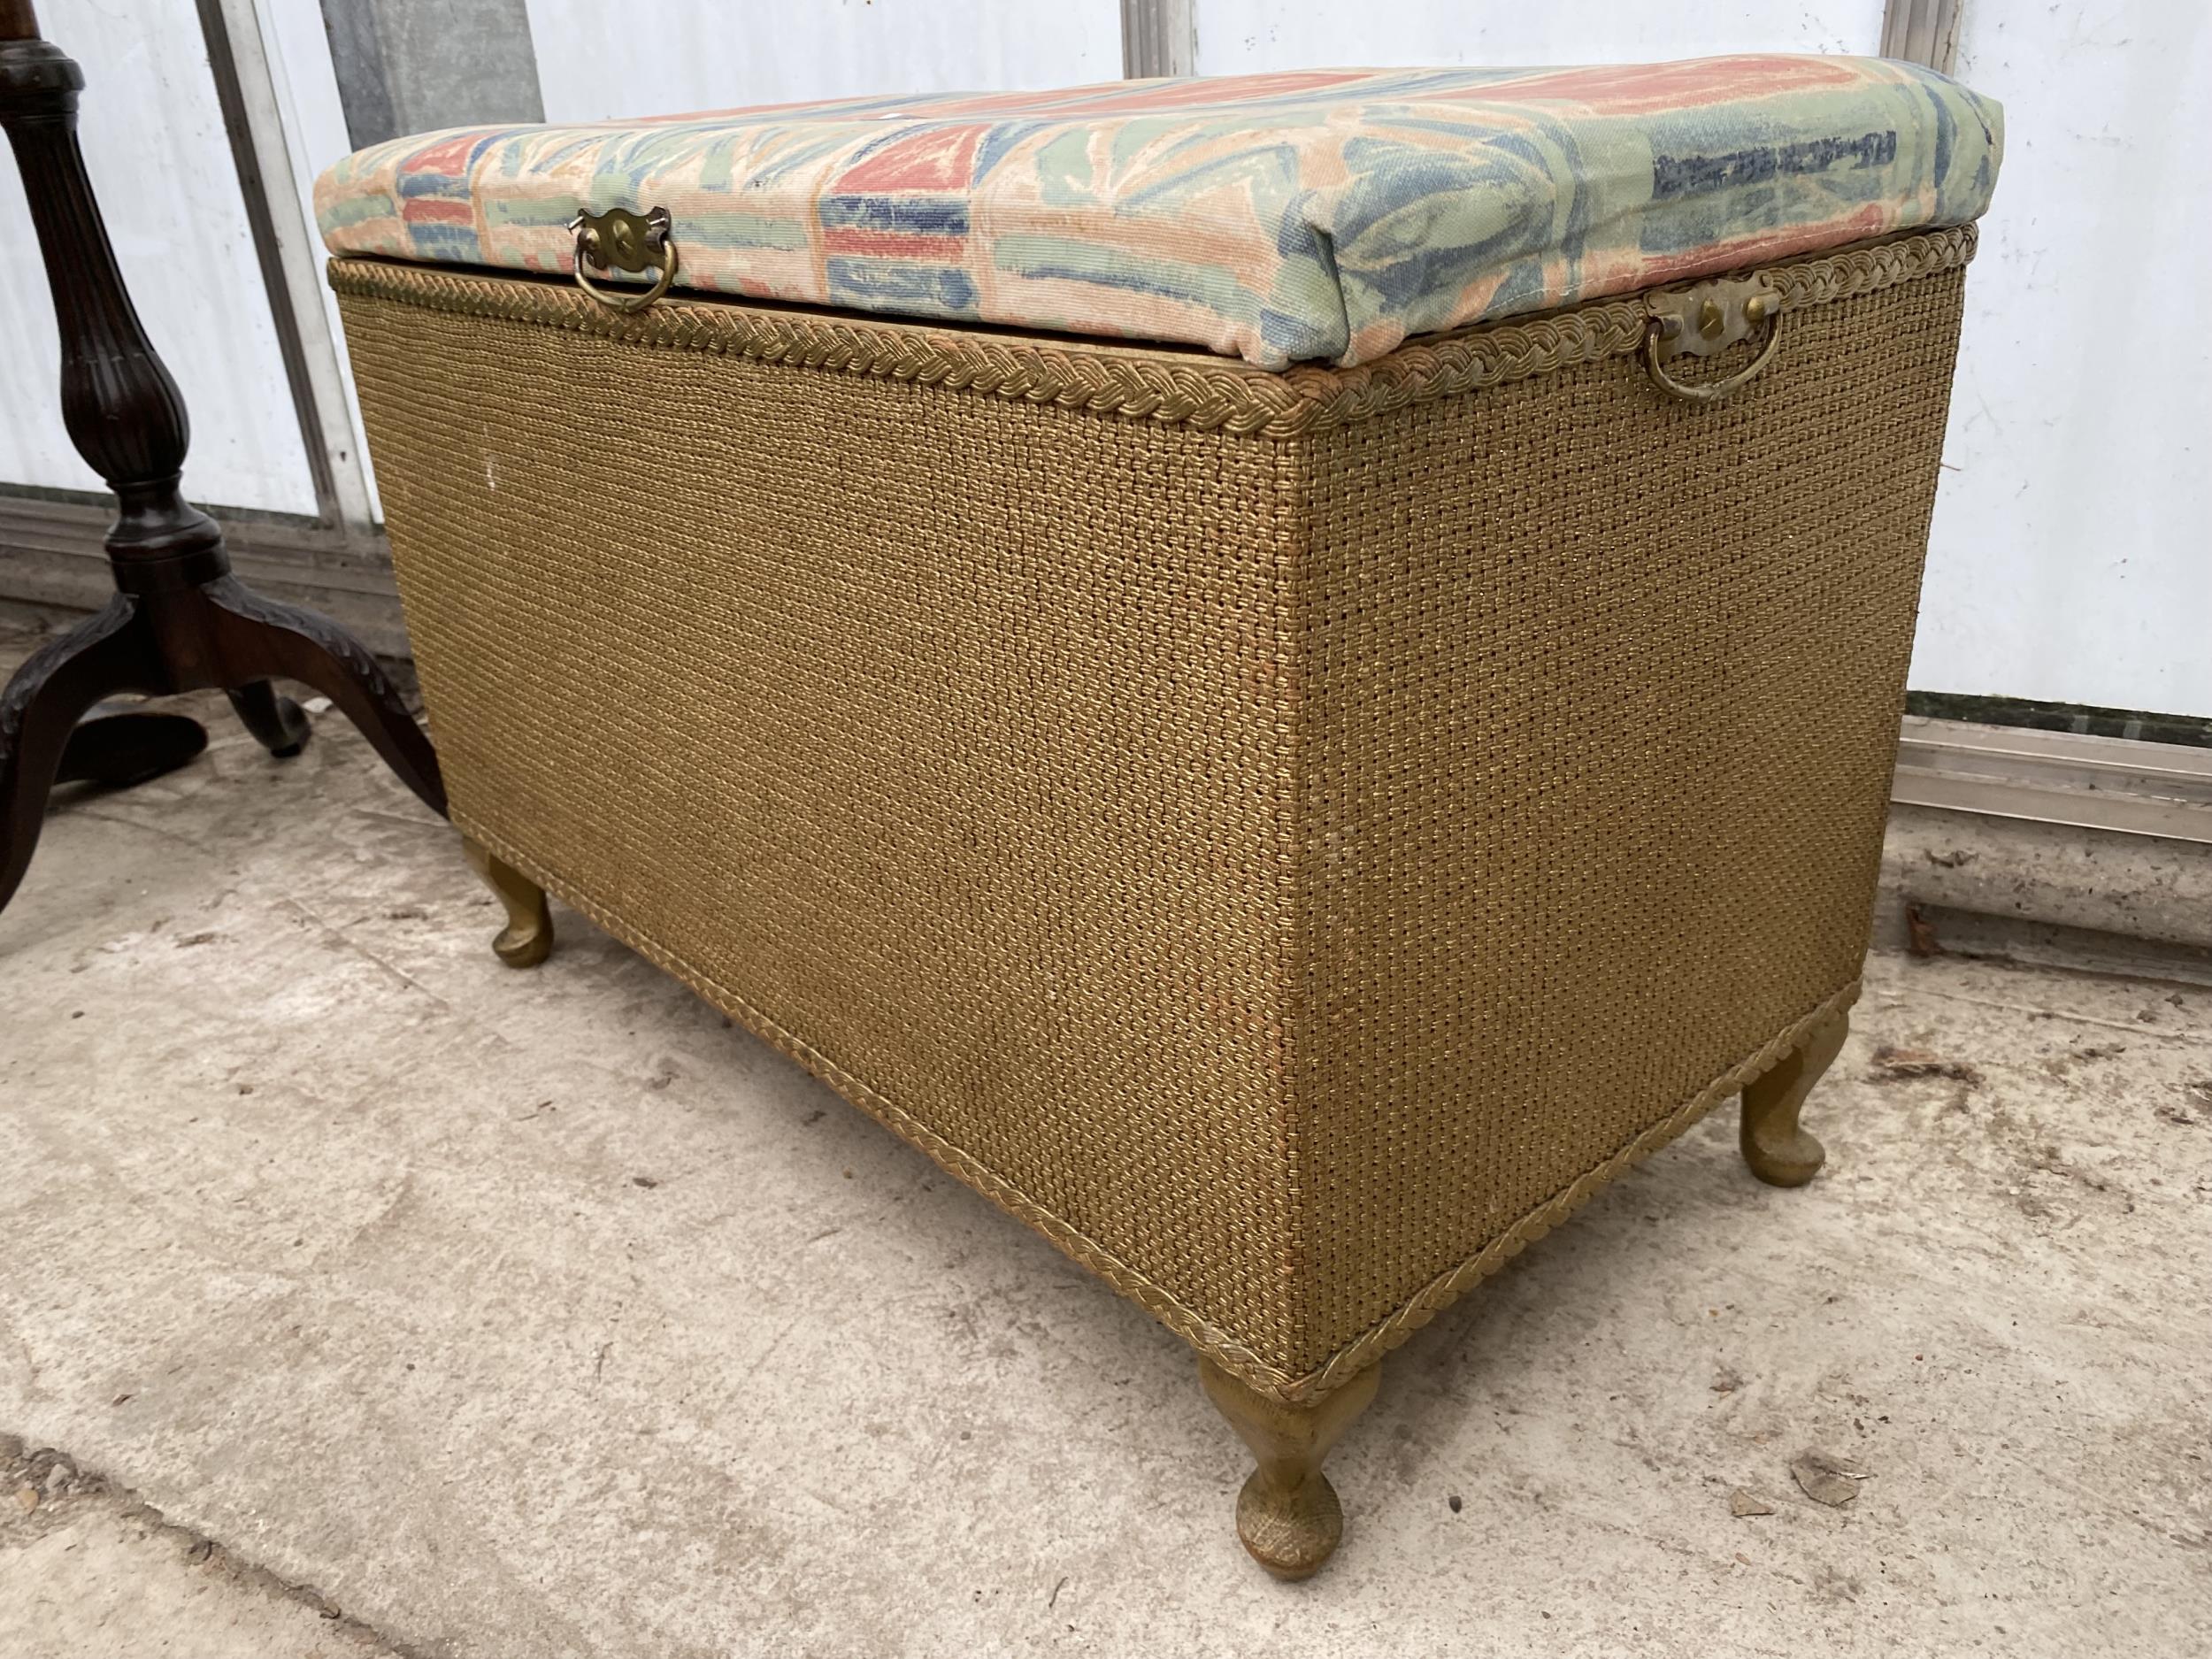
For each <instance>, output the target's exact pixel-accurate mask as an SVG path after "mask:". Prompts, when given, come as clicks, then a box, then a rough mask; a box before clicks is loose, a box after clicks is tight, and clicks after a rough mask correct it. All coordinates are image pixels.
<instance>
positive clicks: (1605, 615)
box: [1291, 271, 1962, 1371]
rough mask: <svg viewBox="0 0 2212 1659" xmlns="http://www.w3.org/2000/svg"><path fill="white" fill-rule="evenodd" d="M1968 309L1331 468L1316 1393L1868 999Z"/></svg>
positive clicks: (1307, 1066) (1532, 398) (1819, 316)
mask: <svg viewBox="0 0 2212 1659" xmlns="http://www.w3.org/2000/svg"><path fill="white" fill-rule="evenodd" d="M1961 281H1962V273H1959V272H1956V271H1954V272H1950V273H1943V274H1939V275H1935V276H1931V277H1926V278H1924V279H1921V280H1916V281H1911V282H1907V283H1904V284H1901V285H1900V286H1897V287H1893V288H1886V289H1884V290H1882V291H1880V292H1878V293H1876V294H1871V295H1867V296H1863V297H1860V298H1855V299H1849V300H1845V301H1842V302H1840V303H1834V304H1829V305H1817V306H1812V307H1809V308H1806V309H1804V310H1801V311H1793V312H1792V313H1791V314H1790V315H1789V316H1788V318H1787V319H1786V324H1785V330H1784V342H1783V346H1782V349H1781V352H1780V354H1779V356H1778V359H1777V361H1776V364H1775V365H1774V366H1773V367H1772V368H1770V370H1769V371H1768V372H1767V373H1765V374H1764V375H1763V377H1762V378H1760V379H1758V380H1755V381H1753V382H1752V383H1751V384H1750V385H1749V386H1748V387H1747V388H1744V390H1742V391H1741V392H1740V393H1738V394H1736V395H1735V396H1732V397H1731V398H1729V399H1727V400H1726V401H1724V402H1723V403H1719V404H1717V405H1713V406H1710V407H1698V406H1694V405H1691V404H1688V403H1682V402H1679V401H1677V400H1674V399H1671V398H1667V397H1664V396H1660V395H1659V394H1658V393H1656V392H1655V390H1654V389H1653V388H1652V387H1651V386H1650V385H1649V384H1648V383H1647V380H1645V377H1644V374H1643V373H1642V369H1641V367H1640V365H1639V364H1638V363H1637V361H1636V360H1635V359H1634V358H1632V357H1614V358H1611V359H1609V360H1606V361H1602V362H1595V363H1585V364H1580V365H1572V366H1570V367H1567V368H1565V369H1563V370H1561V371H1560V372H1558V373H1555V374H1552V375H1548V376H1541V377H1538V378H1535V379H1531V380H1521V381H1517V382H1515V383H1513V384H1509V385H1505V386H1500V387H1495V388H1491V389H1489V390H1488V391H1486V392H1485V393H1482V394H1480V395H1478V396H1469V397H1464V398H1451V399H1444V400H1440V401H1436V402H1431V403H1418V404H1416V405H1413V406H1412V407H1410V408H1407V409H1402V410H1400V411H1395V412H1394V413H1391V414H1387V415H1385V416H1382V417H1379V418H1378V419H1373V420H1368V421H1362V422H1357V423H1354V424H1352V425H1349V426H1342V427H1340V428H1337V429H1335V430H1333V431H1332V432H1329V433H1326V434H1322V435H1321V437H1320V438H1319V439H1318V440H1317V451H1316V456H1315V461H1314V469H1315V470H1314V480H1313V486H1312V495H1311V507H1312V513H1313V524H1312V530H1311V535H1312V538H1313V555H1312V558H1311V562H1310V566H1309V567H1308V569H1307V571H1306V572H1305V573H1304V575H1303V577H1302V582H1301V586H1300V588H1299V590H1298V601H1299V609H1300V611H1301V614H1302V616H1303V617H1304V618H1306V619H1307V620H1306V627H1307V629H1308V631H1309V632H1308V635H1307V637H1308V639H1309V641H1310V662H1309V664H1308V669H1307V675H1306V680H1305V692H1306V695H1305V701H1304V725H1303V738H1304V742H1303V747H1302V757H1301V769H1300V770H1301V775H1302V780H1303V791H1302V804H1301V823H1302V828H1303V831H1304V835H1305V854H1304V857H1305V864H1304V870H1303V885H1302V908H1301V914H1300V922H1299V929H1300V961H1301V967H1302V972H1301V978H1300V984H1301V991H1300V995H1299V1001H1298V1003H1297V1005H1296V1009H1295V1012H1294V1018H1293V1029H1294V1032H1295V1033H1296V1043H1297V1050H1296V1056H1295V1058H1296V1062H1297V1065H1296V1075H1297V1077H1298V1079H1299V1085H1298V1097H1299V1113H1298V1117H1299V1121H1300V1124H1301V1129H1302V1133H1301V1140H1300V1145H1299V1155H1300V1171H1301V1173H1300V1186H1301V1194H1302V1195H1301V1199H1300V1202H1301V1205H1302V1211H1303V1215H1302V1224H1301V1233H1302V1239H1303V1249H1302V1260H1303V1261H1304V1263H1306V1268H1307V1273H1306V1282H1307V1283H1308V1284H1309V1285H1310V1286H1311V1288H1312V1297H1311V1301H1310V1304H1309V1307H1308V1310H1307V1312H1308V1316H1309V1318H1310V1324H1309V1325H1308V1326H1307V1327H1306V1329H1305V1330H1304V1332H1303V1333H1302V1342H1301V1345H1300V1348H1299V1351H1298V1354H1297V1356H1296V1360H1295V1363H1294V1364H1293V1366H1292V1367H1291V1369H1293V1370H1294V1371H1296V1370H1302V1369H1306V1368H1309V1367H1314V1366H1318V1365H1320V1364H1322V1363H1324V1362H1325V1361H1327V1360H1329V1359H1330V1358H1331V1356H1334V1355H1337V1354H1338V1353H1339V1352H1340V1350H1342V1349H1344V1348H1346V1347H1347V1346H1348V1345H1349V1344H1352V1343H1354V1342H1355V1341H1356V1340H1359V1339H1360V1338H1362V1337H1363V1335H1367V1334H1370V1333H1372V1332H1373V1328H1374V1327H1376V1326H1377V1325H1378V1322H1380V1321H1383V1320H1384V1319H1386V1317H1388V1316H1391V1315H1393V1314H1394V1313H1395V1312H1396V1311H1397V1310H1399V1309H1401V1308H1402V1306H1404V1305H1405V1304H1407V1303H1408V1302H1409V1301H1412V1300H1414V1299H1417V1298H1418V1297H1419V1296H1420V1294H1421V1293H1422V1292H1423V1289H1424V1287H1425V1286H1429V1285H1431V1284H1432V1281H1436V1280H1438V1279H1440V1277H1441V1276H1447V1275H1449V1274H1450V1273H1451V1272H1452V1271H1453V1270H1455V1268H1458V1267H1459V1266H1460V1264H1461V1263H1464V1262H1466V1261H1468V1260H1469V1258H1471V1257H1472V1256H1475V1255H1476V1254H1477V1252H1479V1250H1480V1249H1481V1248H1483V1247H1484V1246H1485V1245H1486V1244H1489V1243H1491V1242H1492V1241H1493V1240H1495V1239H1496V1238H1497V1237H1498V1236H1499V1235H1500V1234H1501V1233H1503V1232H1504V1231H1505V1230H1506V1229H1507V1228H1508V1227H1509V1226H1510V1225H1512V1224H1514V1223H1515V1222H1517V1221H1518V1220H1519V1219H1520V1218H1521V1217H1524V1216H1525V1215H1527V1214H1529V1213H1530V1212H1531V1211H1532V1210H1536V1209H1537V1208H1538V1206H1540V1205H1541V1204H1543V1203H1544V1202H1545V1201H1547V1200H1548V1199H1550V1198H1551V1197H1552V1196H1553V1195H1554V1194H1557V1193H1559V1192H1560V1191H1561V1189H1562V1188H1563V1187H1566V1186H1567V1185H1568V1183H1569V1182H1570V1181H1571V1180H1573V1179H1575V1178H1576V1177H1578V1176H1580V1175H1582V1174H1583V1173H1584V1172H1585V1171H1589V1170H1591V1169H1593V1168H1594V1167H1595V1166H1596V1165H1598V1164H1601V1162H1602V1161H1603V1160H1605V1159H1606V1158H1607V1157H1608V1156H1610V1155H1611V1154H1613V1153H1614V1152H1615V1151H1616V1150H1617V1148H1622V1147H1623V1146H1624V1145H1625V1144H1626V1143H1628V1142H1629V1141H1632V1139H1634V1138H1635V1137H1636V1136H1637V1135H1638V1134H1639V1133H1640V1132H1642V1131H1644V1130H1646V1129H1647V1128H1648V1127H1650V1126H1651V1125H1655V1124H1656V1123H1658V1122H1659V1121H1660V1120H1661V1119H1662V1118H1665V1117H1666V1116H1667V1115H1668V1114H1669V1113H1671V1112H1674V1111H1675V1110H1677V1109H1678V1108H1680V1107H1681V1106H1683V1105H1684V1103H1685V1102H1689V1101H1690V1100H1691V1099H1692V1098H1693V1096H1694V1095H1695V1094H1697V1093H1698V1091H1700V1090H1701V1089H1702V1088H1704V1087H1705V1086H1706V1085H1707V1084H1708V1083H1709V1081H1710V1080H1711V1079H1715V1078H1716V1077H1717V1076H1718V1075H1719V1074H1720V1073H1722V1072H1723V1071H1725V1070H1726V1069H1727V1068H1729V1067H1730V1066H1732V1065H1733V1064H1736V1063H1737V1062H1739V1061H1740V1060H1741V1059H1743V1058H1744V1057H1745V1056H1747V1055H1749V1054H1751V1053H1752V1051H1753V1050H1755V1048H1758V1047H1759V1045H1760V1044H1762V1043H1763V1042H1765V1041H1768V1040H1769V1039H1770V1038H1771V1037H1773V1036H1774V1035H1775V1033H1778V1032H1779V1031H1781V1030H1782V1029H1783V1028H1784V1027H1785V1026H1786V1025H1789V1024H1790V1023H1791V1022H1792V1021H1793V1020H1796V1019H1799V1018H1802V1017H1803V1016H1805V1015H1807V1014H1809V1013H1810V1012H1811V1011H1813V1010H1815V1008H1816V1006H1817V1005H1818V1004H1820V1003H1821V1002H1823V1001H1824V999H1827V998H1830V997H1832V996H1833V995H1836V994H1837V993H1838V992H1839V991H1841V990H1844V989H1846V988H1847V987H1849V986H1850V985H1851V984H1852V983H1853V981H1854V980H1855V979H1856V977H1857V975H1858V972H1859V960H1860V957H1861V956H1863V954H1864V950H1865V946H1866V938H1867V927H1868V920H1869V907H1870V900H1871V896H1872V893H1873V887H1874V880H1875V873H1876V869H1877V866H1878V861H1879V857H1880V848H1881V836H1882V826H1883V821H1884V817H1885V813H1886V807H1887V801H1888V794H1889V777H1890V768H1891V764H1892V761H1893V756H1894V749H1895V741H1896V734H1897V719H1898V716H1899V714H1900V713H1901V709H1902V703H1903V698H1904V683H1905V669H1906V664H1907V659H1908V657H1909V654H1910V649H1911V644H1912V635H1913V621H1914V613H1915V609H1916V602H1917V597H1918V590H1919V582H1920V570H1921V558H1922V554H1923V551H1924V549H1925V547H1926V544H1927V530H1928V517H1929V512H1930V510H1931V506H1932V502H1933V498H1934V492H1935V482H1936V475H1937V465H1938V462H1939V457H1940V456H1941V453H1942V443H1943V430H1944V419H1945V410H1946V406H1947V400H1948V396H1949V390H1950V383H1951V363H1952V355H1953V349H1954V346H1955V341H1956V338H1957V329H1958V317H1959V302H1960V289H1961ZM1381 1334H1383V1335H1387V1333H1381Z"/></svg>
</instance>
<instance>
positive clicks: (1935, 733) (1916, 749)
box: [1890, 715, 2212, 845]
mask: <svg viewBox="0 0 2212 1659" xmlns="http://www.w3.org/2000/svg"><path fill="white" fill-rule="evenodd" d="M1890 798H1891V799H1892V800H1893V801H1895V802H1897V803H1900V804H1901V805H1905V806H1924V807H1939V808H1942V809H1944V810H1948V811H1953V812H1979V813H1982V814H1985V815H1986V816H1988V817H1992V818H2028V819H2032V820H2033V821H2035V822H2037V823H2042V824H2065V825H2071V826H2076V827H2078V828H2082V829H2097V830H2109V831H2113V832H2116V833H2120V834H2124V835H2154V836H2158V837H2160V838H2162V839H2164V840H2167V841H2200V842H2203V843H2206V844H2208V845H2212V749H2191V748H2186V747H2184V746H2182V745H2179V744H2174V743H2144V742H2138V741H2134V740H2132V739H2129V738H2124V737H2090V736H2085V735H2083V734H2080V733H2073V732H2039V731H2032V730H2029V729H2027V728H2025V727H2021V726H1975V725H1972V724H1970V723H1969V722H1967V721H1963V720H1932V719H1925V718H1920V717H1918V716H1912V715H1908V716H1907V717H1906V718H1905V722H1904V730H1903V733H1902V735H1901V738H1900V740H1899V743H1898V749H1897V776H1896V781H1895V782H1894V783H1893V785H1892V787H1891V790H1890Z"/></svg>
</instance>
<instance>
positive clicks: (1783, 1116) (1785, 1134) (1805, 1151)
mask: <svg viewBox="0 0 2212 1659" xmlns="http://www.w3.org/2000/svg"><path fill="white" fill-rule="evenodd" d="M1850 1028H1851V1022H1850V1020H1849V1019H1848V1018H1847V1017H1845V1016H1844V1015H1841V1014H1838V1015H1837V1016H1835V1018H1832V1019H1830V1020H1828V1021H1826V1022H1825V1023H1824V1024H1823V1025H1818V1026H1816V1028H1815V1029H1814V1030H1813V1031H1812V1032H1811V1033H1809V1035H1808V1036H1807V1037H1806V1039H1805V1041H1803V1042H1801V1043H1800V1044H1799V1045H1798V1046H1797V1047H1796V1048H1794V1049H1793V1050H1792V1051H1791V1052H1790V1053H1789V1054H1787V1055H1786V1056H1784V1057H1783V1058H1782V1060H1781V1062H1780V1063H1779V1064H1777V1065H1776V1066H1775V1068H1774V1069H1773V1070H1772V1071H1769V1072H1768V1073H1767V1074H1766V1075H1765V1076H1764V1077H1762V1078H1760V1079H1757V1080H1756V1081H1755V1082H1753V1083H1749V1084H1747V1085H1746V1086H1745V1087H1744V1092H1743V1130H1742V1133H1741V1137H1740V1144H1741V1145H1742V1147H1743V1161H1744V1162H1745V1163H1746V1164H1749V1165H1750V1166H1751V1172H1752V1173H1753V1174H1754V1175H1755V1176H1757V1177H1758V1178H1759V1179H1761V1180H1763V1181H1765V1182H1767V1183H1769V1184H1770V1185H1771V1186H1775V1187H1802V1186H1804V1184H1805V1183H1806V1182H1807V1181H1809V1180H1811V1179H1813V1177H1814V1176H1815V1175H1816V1174H1817V1173H1819V1171H1820V1164H1821V1160H1822V1159H1823V1158H1824V1157H1826V1156H1828V1155H1827V1153H1826V1152H1825V1151H1824V1150H1823V1149H1822V1148H1821V1144H1820V1142H1819V1141H1816V1140H1814V1139H1813V1137H1812V1136H1811V1135H1809V1134H1808V1133H1805V1131H1804V1130H1802V1129H1801V1128H1799V1127H1798V1124H1797V1114H1798V1111H1799V1110H1800V1109H1801V1107H1802V1106H1803V1105H1804V1104H1805V1096H1806V1095H1808V1094H1810V1093H1812V1088H1813V1085H1814V1084H1816V1083H1817V1082H1819V1081H1820V1079H1821V1074H1822V1073H1823V1072H1824V1071H1827V1069H1828V1067H1829V1065H1830V1064H1832V1062H1833V1061H1834V1059H1835V1057H1836V1054H1837V1052H1838V1051H1839V1049H1841V1048H1842V1047H1843V1038H1844V1033H1846V1032H1847V1031H1849V1030H1850Z"/></svg>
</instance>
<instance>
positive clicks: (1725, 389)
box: [1644, 276, 1782, 403]
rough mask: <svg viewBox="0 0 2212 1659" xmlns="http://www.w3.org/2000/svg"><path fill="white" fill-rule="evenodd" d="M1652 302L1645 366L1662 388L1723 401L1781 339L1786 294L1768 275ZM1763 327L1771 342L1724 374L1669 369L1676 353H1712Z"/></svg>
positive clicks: (1694, 397)
mask: <svg viewBox="0 0 2212 1659" xmlns="http://www.w3.org/2000/svg"><path fill="white" fill-rule="evenodd" d="M1647 303H1648V304H1649V306H1650V309H1651V319H1650V321H1649V322H1647V324H1646V325H1645V326H1644V372H1645V373H1647V374H1649V375H1650V376H1651V381H1652V384H1653V385H1655V386H1656V387H1657V388H1659V389H1660V390H1661V391H1663V392H1665V393H1668V394H1669V395H1671V396H1675V397H1679V398H1683V399H1686V401H1688V402H1690V403H1718V402H1719V401H1720V400H1721V399H1722V398H1724V397H1725V396H1728V395H1729V393H1731V392H1732V391H1734V390H1735V389H1736V388H1739V387H1740V386H1742V385H1743V384H1744V383H1745V382H1747V381H1748V380H1751V379H1752V378H1753V377H1754V376H1755V375H1757V374H1758V373H1759V372H1760V371H1761V370H1763V369H1764V368H1765V367H1766V365H1768V364H1769V363H1770V362H1771V361H1772V360H1773V358H1774V351H1775V348H1776V347H1778V346H1779V345H1780V344H1781V343H1782V296H1780V295H1779V294H1777V293H1776V292H1775V291H1774V290H1773V289H1772V288H1769V287H1768V286H1767V281H1766V279H1765V278H1764V277H1763V276H1756V277H1751V278H1748V279H1747V280H1743V281H1740V282H1726V281H1723V282H1708V283H1702V284H1701V285H1699V286H1698V287H1696V288H1691V289H1688V290H1687V291H1686V292H1684V291H1678V292H1674V293H1670V294H1655V295H1653V296H1651V298H1650V300H1649V301H1648V302H1647ZM1762 328H1764V329H1765V331H1766V343H1765V344H1763V345H1762V346H1761V347H1760V348H1759V355H1758V356H1757V357H1754V358H1752V360H1751V361H1750V362H1748V363H1747V364H1745V365H1744V366H1743V367H1742V368H1740V369H1739V370H1737V371H1736V372H1735V373H1733V374H1732V375H1730V376H1728V377H1727V379H1725V380H1708V381H1694V380H1678V379H1676V378H1675V377H1674V376H1673V375H1672V374H1671V373H1668V372H1667V366H1666V363H1667V359H1668V358H1669V357H1675V356H1677V355H1680V354H1685V353H1686V354H1687V355H1689V356H1692V357H1711V356H1712V355H1713V354H1714V353H1715V352H1717V351H1721V350H1724V349H1727V348H1728V347H1730V346H1732V345H1734V344H1736V343H1737V342H1739V341H1745V340H1749V339H1751V338H1753V337H1754V336H1755V334H1757V333H1758V332H1759V330H1760V329H1762Z"/></svg>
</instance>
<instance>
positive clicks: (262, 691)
mask: <svg viewBox="0 0 2212 1659" xmlns="http://www.w3.org/2000/svg"><path fill="white" fill-rule="evenodd" d="M230 706H231V709H232V710H233V711H234V712H235V713H236V715H237V716H238V723H239V725H241V726H244V727H245V728H246V730H248V731H249V732H250V733H253V740H254V741H255V742H257V743H258V744H260V745H261V747H262V748H264V749H267V750H268V751H269V753H271V754H272V755H273V756H275V757H277V758H278V759H279V760H289V759H291V758H292V757H293V756H295V755H296V754H298V753H299V752H300V750H302V749H305V748H306V747H307V740H308V739H309V738H311V737H312V736H313V735H314V734H315V728H314V727H313V726H310V725H308V723H307V711H306V710H304V709H303V708H301V707H300V705H299V704H298V703H295V702H293V701H292V700H291V698H289V697H280V696H279V695H277V688H276V687H274V686H273V685H271V684H270V683H269V682H268V681H267V680H248V681H247V682H246V683H245V684H244V685H242V686H240V687H237V688H236V689H235V690H234V691H233V692H231V694H230Z"/></svg>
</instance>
